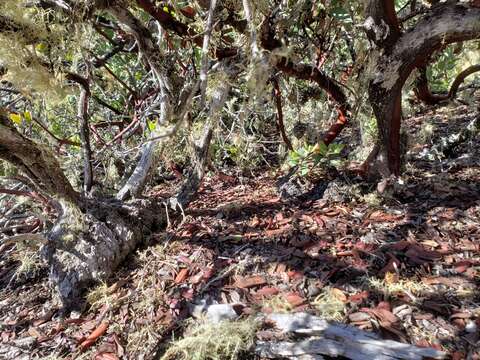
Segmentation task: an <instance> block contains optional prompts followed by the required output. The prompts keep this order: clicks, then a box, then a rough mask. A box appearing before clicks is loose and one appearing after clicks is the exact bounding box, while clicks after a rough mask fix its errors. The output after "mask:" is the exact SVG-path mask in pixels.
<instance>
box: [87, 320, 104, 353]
mask: <svg viewBox="0 0 480 360" xmlns="http://www.w3.org/2000/svg"><path fill="white" fill-rule="evenodd" d="M109 325H110V324H109V323H108V321H104V322H102V323H101V324H100V325H99V326H98V327H97V328H96V329H95V330H94V331H93V332H92V333H91V334H90V335H89V336H88V337H87V338H86V339H85V340H84V341H83V342H82V343H81V344H80V348H81V349H82V351H85V350H86V349H88V348H89V347H90V346H92V345H93V344H94V343H95V341H97V339H98V338H99V337H101V336H102V335H103V334H105V333H106V332H107V329H108V327H109Z"/></svg>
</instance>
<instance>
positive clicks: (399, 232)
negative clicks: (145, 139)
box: [0, 104, 480, 359]
mask: <svg viewBox="0 0 480 360" xmlns="http://www.w3.org/2000/svg"><path fill="white" fill-rule="evenodd" d="M477 114H478V109H477V108H476V107H472V106H470V107H467V106H463V105H461V106H458V104H457V105H456V106H452V105H450V106H445V107H439V108H436V109H435V110H434V109H425V111H424V112H423V113H421V114H419V115H417V116H414V117H411V118H409V119H407V120H406V121H405V128H406V129H408V132H409V134H410V139H411V141H410V149H411V150H410V152H409V154H408V164H407V168H406V171H405V174H404V176H403V184H402V185H399V186H398V187H397V188H396V189H395V191H394V192H391V193H389V194H388V195H385V196H384V197H383V198H380V197H378V196H377V195H376V193H375V191H374V190H375V187H374V186H371V187H370V188H368V187H367V186H365V185H362V183H360V182H356V181H353V180H348V179H339V180H338V181H336V182H335V184H337V185H338V189H337V190H338V191H337V195H338V196H334V197H330V198H319V199H316V200H313V201H312V200H307V201H292V200H290V201H288V200H282V199H281V198H279V196H278V193H277V189H276V181H277V178H278V174H279V172H278V171H276V172H274V171H265V172H264V173H262V174H261V175H258V176H256V177H251V178H241V179H240V180H239V179H238V178H235V177H230V176H226V175H212V176H209V177H207V179H206V180H205V181H204V183H203V186H202V188H201V191H200V194H199V197H198V199H197V200H196V201H195V202H194V203H193V204H191V206H190V207H189V208H188V211H186V214H185V218H184V219H183V221H182V219H179V220H177V221H176V222H173V223H172V224H171V226H170V227H169V229H168V231H166V232H164V233H159V234H155V235H154V236H153V238H152V240H151V244H150V245H148V246H145V247H143V248H142V249H139V250H138V251H137V252H136V253H135V254H132V256H131V257H130V258H129V259H127V261H125V263H124V265H123V266H122V267H121V268H120V269H119V270H118V272H117V273H116V275H115V277H114V278H112V279H110V280H109V281H108V282H107V283H105V284H101V285H100V286H98V287H96V288H95V289H92V291H90V292H89V293H88V294H87V300H88V305H87V308H86V310H85V311H84V312H83V313H81V314H73V315H72V317H71V318H68V319H63V320H62V319H60V317H59V315H58V307H57V305H56V304H55V302H54V301H53V299H52V296H51V291H50V290H49V288H48V284H47V275H48V274H47V269H46V267H45V265H42V264H41V263H38V261H37V260H36V259H35V258H34V257H33V255H30V259H31V260H30V264H29V265H25V254H24V253H25V252H28V251H26V250H25V249H24V248H22V249H18V248H17V247H16V245H8V246H3V247H2V248H0V358H2V356H3V357H5V358H7V357H8V358H19V359H36V358H38V359H46V358H49V356H50V359H54V358H83V359H92V358H94V359H117V358H128V359H141V358H151V357H154V356H157V357H158V356H159V354H161V352H162V347H161V346H159V344H164V343H165V342H167V341H168V340H170V339H171V337H172V335H174V334H181V332H182V324H183V322H182V321H183V320H184V319H186V318H188V317H189V316H190V315H189V310H188V309H189V308H190V307H189V304H191V303H193V302H200V301H207V302H208V301H213V302H218V303H225V304H227V303H228V304H231V303H240V304H242V308H241V311H242V312H243V314H245V315H247V314H255V313H257V312H264V313H268V312H297V311H307V312H310V313H312V314H316V315H318V316H320V317H323V318H326V319H329V320H335V321H339V322H344V323H348V324H352V325H354V326H357V327H360V328H362V329H367V330H372V331H377V332H380V333H381V335H382V337H384V338H389V339H396V340H398V341H402V342H407V343H411V344H416V345H419V346H433V347H436V348H439V349H440V348H441V349H443V350H445V351H447V352H448V353H449V354H450V355H451V356H452V357H453V358H454V359H464V358H470V359H475V358H477V359H478V358H479V357H480V351H479V350H478V346H479V344H480V343H479V338H480V333H479V330H478V329H479V328H480V294H479V290H478V285H479V279H480V252H479V250H480V138H477V139H475V140H472V141H470V142H467V143H465V144H462V145H461V146H459V147H458V148H457V149H456V150H455V153H454V154H453V155H452V156H450V157H449V158H443V159H438V158H435V153H434V152H432V151H430V149H431V147H432V144H433V143H436V142H437V140H438V139H439V138H440V137H444V136H446V135H448V134H452V133H456V132H458V131H460V130H461V129H463V128H464V127H465V125H466V124H467V123H468V122H469V121H471V120H472V119H473V117H474V116H476V115H477ZM162 189H163V187H161V186H160V187H157V188H154V189H153V190H152V195H155V196H161V195H162ZM19 252H24V253H23V254H19ZM22 257H23V259H24V261H23V262H22V261H20V260H21V258H22ZM95 331H96V332H97V335H98V334H103V336H100V337H98V339H96V341H94V342H93V341H92V342H91V343H87V344H86V343H85V342H83V348H82V347H80V346H79V344H80V343H82V341H84V340H85V338H86V337H88V335H89V334H91V333H92V332H95ZM476 351H477V352H478V353H476Z"/></svg>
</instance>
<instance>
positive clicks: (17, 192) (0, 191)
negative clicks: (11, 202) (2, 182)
mask: <svg viewBox="0 0 480 360" xmlns="http://www.w3.org/2000/svg"><path fill="white" fill-rule="evenodd" d="M0 194H8V195H15V196H27V197H29V198H32V199H33V200H35V201H38V202H41V203H43V204H45V205H47V206H50V203H49V201H48V199H47V198H46V197H45V196H42V195H40V194H39V193H36V192H34V191H23V190H12V189H4V188H0Z"/></svg>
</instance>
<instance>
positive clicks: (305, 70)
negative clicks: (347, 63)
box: [276, 58, 350, 145]
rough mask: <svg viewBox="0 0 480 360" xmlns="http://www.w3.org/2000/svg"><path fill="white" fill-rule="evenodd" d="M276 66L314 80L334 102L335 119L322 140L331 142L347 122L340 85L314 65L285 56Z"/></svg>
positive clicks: (326, 142) (344, 96)
mask: <svg viewBox="0 0 480 360" xmlns="http://www.w3.org/2000/svg"><path fill="white" fill-rule="evenodd" d="M276 67H277V69H279V70H281V71H282V72H283V73H285V74H286V75H289V76H293V77H295V78H297V79H302V80H309V81H314V82H316V83H317V84H318V85H319V86H320V87H321V88H322V89H323V90H324V91H326V92H327V94H328V95H329V96H330V97H331V98H332V99H333V100H334V101H335V102H336V104H337V111H338V118H337V121H336V122H335V123H334V124H333V125H331V126H330V128H329V129H328V131H327V133H326V135H325V136H324V138H323V142H324V143H325V144H326V145H329V144H330V143H332V142H333V140H335V138H336V137H337V136H338V135H339V134H340V132H341V131H342V130H343V128H344V127H345V126H346V124H347V122H348V112H349V110H350V109H349V105H348V102H347V97H346V95H345V93H344V92H343V90H342V88H341V87H340V85H339V84H338V83H337V82H336V81H335V80H334V79H332V78H330V77H329V76H327V75H326V74H324V73H323V72H321V71H320V70H318V69H317V68H316V67H314V66H310V65H305V64H294V63H293V62H292V61H290V60H288V59H286V58H282V59H281V60H280V61H279V62H278V63H277V65H276Z"/></svg>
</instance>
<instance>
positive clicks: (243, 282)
mask: <svg viewBox="0 0 480 360" xmlns="http://www.w3.org/2000/svg"><path fill="white" fill-rule="evenodd" d="M266 283H267V281H266V280H265V278H264V277H263V276H260V275H254V276H249V277H237V278H236V280H235V283H234V284H233V286H234V287H237V288H240V289H249V288H252V287H256V286H262V285H265V284H266Z"/></svg>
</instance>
